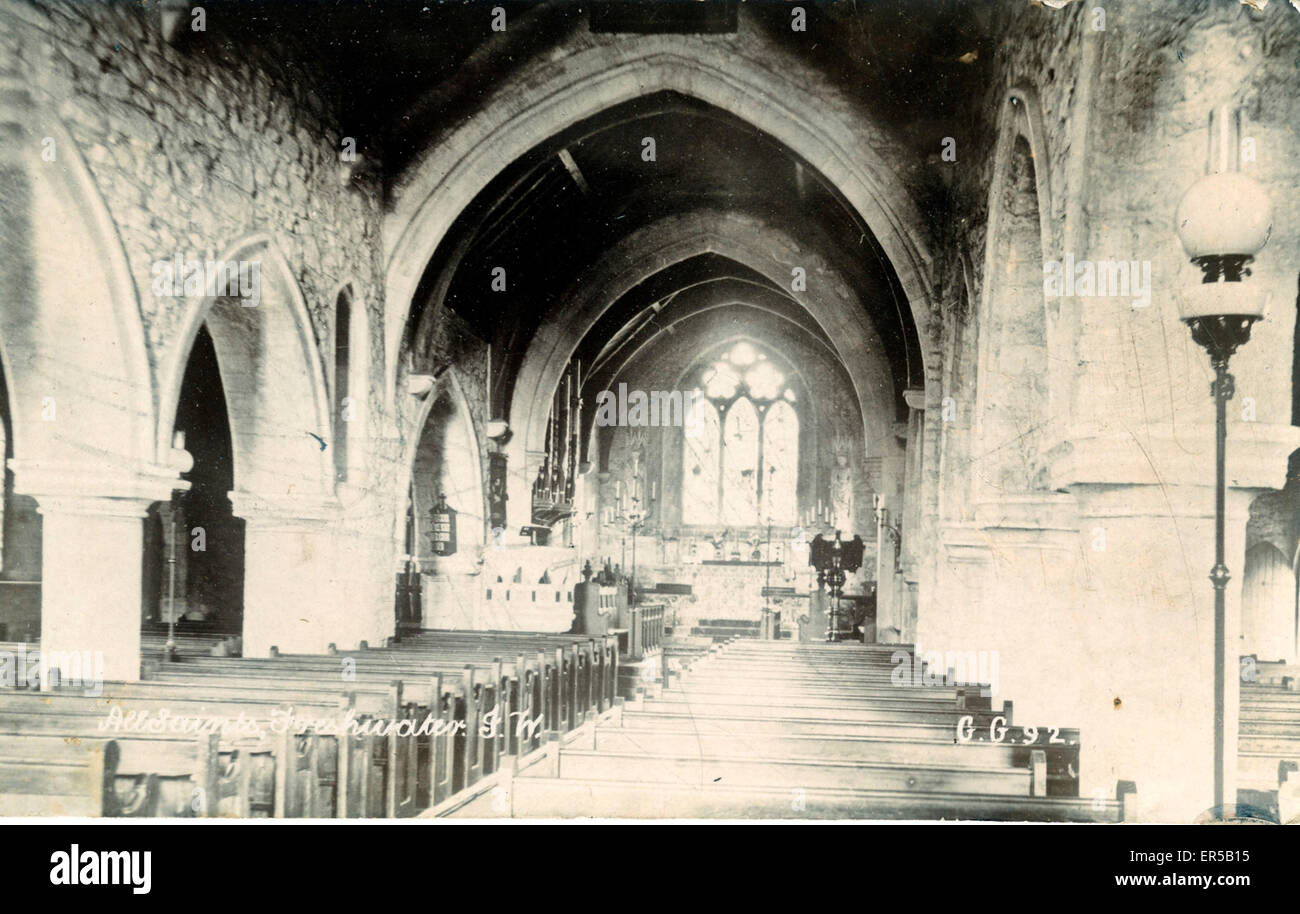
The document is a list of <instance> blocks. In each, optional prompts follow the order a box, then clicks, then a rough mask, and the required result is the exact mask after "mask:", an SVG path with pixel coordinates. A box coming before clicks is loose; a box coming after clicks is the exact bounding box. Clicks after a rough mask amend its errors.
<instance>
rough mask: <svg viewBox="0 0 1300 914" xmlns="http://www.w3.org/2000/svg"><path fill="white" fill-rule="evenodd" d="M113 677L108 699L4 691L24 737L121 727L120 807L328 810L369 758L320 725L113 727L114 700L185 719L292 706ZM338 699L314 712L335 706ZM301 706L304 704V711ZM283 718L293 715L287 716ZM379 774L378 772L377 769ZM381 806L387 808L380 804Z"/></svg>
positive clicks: (2, 698)
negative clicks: (344, 748)
mask: <svg viewBox="0 0 1300 914" xmlns="http://www.w3.org/2000/svg"><path fill="white" fill-rule="evenodd" d="M113 685H114V684H107V686H106V688H107V695H106V697H104V698H88V697H85V696H81V695H76V694H72V695H67V694H59V693H57V692H55V693H50V692H44V693H42V692H32V691H19V692H12V693H5V694H3V695H0V732H4V733H8V734H12V737H13V738H15V739H41V738H42V737H41V736H40V735H38V734H47V736H46V737H44V738H54V739H64V740H70V739H71V740H78V739H79V740H94V739H97V738H98V739H102V738H103V737H105V736H106V735H111V736H112V737H113V739H114V740H115V742H116V744H117V746H118V747H119V752H120V762H119V764H118V767H117V772H116V777H115V783H114V787H115V788H116V790H117V792H118V793H119V794H120V795H121V796H122V797H123V799H122V801H121V802H120V803H118V804H116V808H115V810H114V812H113V813H112V814H114V815H152V814H164V815H186V814H187V813H186V808H187V807H189V808H190V810H191V813H190V814H199V815H218V814H225V815H239V816H245V817H247V816H255V815H257V814H259V813H264V814H267V815H273V816H277V817H298V816H312V817H315V816H323V815H333V814H334V812H335V796H334V794H335V785H336V784H337V782H338V771H339V768H340V767H342V768H344V769H345V770H346V769H347V768H348V762H351V767H352V768H357V767H358V766H360V767H361V768H362V770H365V766H364V765H363V760H361V759H357V758H355V756H354V757H350V758H348V759H344V758H341V757H340V756H339V755H338V753H337V750H336V745H337V742H336V740H335V738H334V737H332V736H329V737H327V736H323V735H320V734H317V733H315V732H313V731H312V730H311V729H307V730H305V731H300V732H292V731H289V730H288V729H285V730H284V732H282V733H274V732H264V733H262V734H259V735H239V734H232V735H225V734H221V733H217V732H201V733H197V734H196V733H194V732H182V733H174V732H173V733H168V732H166V731H165V730H164V731H162V732H150V731H149V730H148V729H146V730H143V731H133V730H130V729H126V730H123V729H121V724H122V723H124V722H125V721H119V722H118V723H117V725H115V726H110V727H109V728H107V729H105V726H104V724H105V721H106V714H107V713H108V711H109V710H111V709H112V708H114V707H117V708H121V709H123V711H124V712H125V713H124V715H123V716H124V718H125V716H126V713H131V712H134V713H137V714H138V713H141V712H147V713H157V712H160V711H162V710H166V711H167V712H168V713H169V714H170V715H173V716H176V717H189V718H194V719H223V718H224V719H234V718H237V717H238V716H239V715H241V714H242V715H244V717H245V720H247V721H248V722H249V724H250V725H252V724H259V725H262V726H265V727H268V728H270V727H272V725H273V724H274V723H275V721H276V718H275V716H274V715H275V713H276V712H281V713H282V712H284V711H285V710H286V706H283V705H281V704H279V703H278V702H277V701H276V700H275V698H274V697H273V696H268V697H267V699H266V700H264V701H261V702H258V701H255V700H248V699H246V698H241V699H240V700H238V701H227V702H224V703H223V702H214V701H212V700H210V699H194V698H187V697H185V696H170V697H167V698H165V699H162V700H152V699H139V698H137V699H122V698H116V697H112V696H113V694H114V693H113V688H112V686H113ZM336 709H337V705H329V704H326V705H322V706H319V707H317V708H314V709H310V710H311V711H313V713H314V712H321V713H331V712H333V711H335V710H336ZM300 710H301V709H300ZM280 719H281V720H283V718H280ZM370 777H372V778H373V775H370ZM372 811H373V812H378V811H380V809H374V810H372Z"/></svg>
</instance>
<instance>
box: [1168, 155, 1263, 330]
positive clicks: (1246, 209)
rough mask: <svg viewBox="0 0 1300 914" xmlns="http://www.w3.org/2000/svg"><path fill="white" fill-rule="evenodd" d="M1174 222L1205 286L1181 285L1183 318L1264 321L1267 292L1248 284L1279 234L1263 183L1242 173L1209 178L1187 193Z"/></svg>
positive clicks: (1221, 174) (1179, 292)
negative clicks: (1257, 261)
mask: <svg viewBox="0 0 1300 914" xmlns="http://www.w3.org/2000/svg"><path fill="white" fill-rule="evenodd" d="M1174 219H1175V227H1176V229H1177V231H1178V237H1179V239H1180V240H1181V241H1182V243H1183V249H1184V250H1185V251H1186V252H1187V255H1188V257H1190V258H1191V259H1192V261H1193V262H1194V263H1196V264H1197V265H1198V266H1199V267H1200V268H1201V271H1202V273H1203V275H1202V277H1201V281H1200V282H1190V283H1184V284H1180V287H1179V290H1178V296H1177V297H1178V307H1179V311H1180V312H1181V317H1182V319H1183V320H1185V321H1189V320H1195V319H1198V318H1208V317H1216V316H1223V315H1233V316H1241V317H1248V318H1253V319H1256V320H1258V319H1259V318H1261V317H1263V316H1264V307H1265V304H1266V303H1267V293H1266V291H1265V290H1263V289H1261V288H1260V287H1259V284H1257V283H1246V282H1242V279H1243V278H1244V277H1245V276H1247V275H1249V271H1248V270H1246V269H1245V268H1246V265H1247V264H1249V263H1250V261H1251V260H1253V259H1254V256H1255V255H1256V254H1257V253H1259V251H1261V250H1262V249H1263V247H1264V245H1266V244H1267V243H1268V239H1269V235H1270V234H1271V233H1272V231H1273V206H1272V202H1271V201H1270V200H1269V198H1268V194H1267V193H1266V192H1265V190H1264V188H1263V187H1262V186H1261V185H1260V183H1259V182H1258V181H1256V180H1255V179H1254V178H1251V177H1249V176H1248V175H1243V174H1241V173H1239V172H1231V171H1227V172H1219V173H1217V174H1210V175H1206V176H1205V177H1203V178H1201V179H1200V180H1198V181H1197V182H1196V183H1195V184H1193V185H1192V186H1191V187H1190V188H1189V189H1188V191H1187V193H1186V194H1184V195H1183V199H1182V200H1181V201H1180V202H1179V204H1178V209H1177V212H1176V214H1175V217H1174Z"/></svg>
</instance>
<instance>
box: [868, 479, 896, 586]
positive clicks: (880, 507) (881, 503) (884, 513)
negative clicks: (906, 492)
mask: <svg viewBox="0 0 1300 914" xmlns="http://www.w3.org/2000/svg"><path fill="white" fill-rule="evenodd" d="M871 503H872V505H873V506H874V507H875V509H876V555H877V557H879V555H880V548H881V540H882V536H883V535H884V534H889V538H890V539H892V540H893V541H894V571H895V572H899V571H901V570H902V554H903V527H902V525H901V524H891V523H890V522H889V509H888V508H886V507H885V496H883V495H881V494H880V493H879V492H877V493H876V494H875V495H873V496H872V497H871ZM877 565H879V561H878V560H877Z"/></svg>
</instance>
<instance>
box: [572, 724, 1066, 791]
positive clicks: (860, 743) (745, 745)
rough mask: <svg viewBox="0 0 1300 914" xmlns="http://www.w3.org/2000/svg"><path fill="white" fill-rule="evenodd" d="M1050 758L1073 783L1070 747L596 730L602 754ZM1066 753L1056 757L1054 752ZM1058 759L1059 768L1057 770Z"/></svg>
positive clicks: (1019, 764) (967, 762) (973, 760)
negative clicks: (1037, 752)
mask: <svg viewBox="0 0 1300 914" xmlns="http://www.w3.org/2000/svg"><path fill="white" fill-rule="evenodd" d="M1040 748H1041V749H1046V750H1047V752H1048V778H1049V780H1056V779H1058V778H1059V779H1061V780H1063V781H1070V780H1073V781H1077V779H1078V773H1077V772H1075V773H1074V774H1073V775H1071V773H1070V772H1069V771H1067V770H1066V768H1065V766H1066V765H1067V764H1068V761H1067V759H1068V757H1069V756H1071V755H1072V754H1074V752H1076V751H1077V749H1075V748H1074V747H1070V746H1057V745H1052V746H1045V745H1042V746H1023V745H1014V744H1011V743H1006V742H1003V743H990V742H969V743H957V742H953V741H952V740H951V739H921V738H912V739H908V738H900V737H875V736H871V737H866V736H847V735H832V734H826V735H817V734H792V733H720V732H710V731H708V730H696V729H689V728H683V729H680V730H668V729H657V728H654V727H599V728H597V730H596V734H595V749H596V750H597V751H600V752H606V751H609V752H646V753H651V754H654V755H680V756H688V757H691V756H727V755H739V756H744V757H753V758H814V759H825V760H844V761H857V762H875V763H880V764H905V765H928V764H932V765H940V766H944V767H959V768H961V767H975V768H999V767H1007V768H1026V769H1027V768H1028V767H1029V760H1030V752H1031V750H1033V749H1040ZM1062 749H1063V750H1066V751H1064V752H1058V751H1056V750H1062ZM1057 759H1060V760H1061V761H1060V764H1059V765H1058V764H1057Z"/></svg>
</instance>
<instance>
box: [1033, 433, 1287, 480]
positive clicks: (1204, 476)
mask: <svg viewBox="0 0 1300 914" xmlns="http://www.w3.org/2000/svg"><path fill="white" fill-rule="evenodd" d="M1297 448H1300V428H1295V427H1293V426H1289V425H1266V424H1264V423H1256V422H1231V423H1230V424H1229V426H1228V447H1227V477H1228V487H1229V488H1233V489H1280V488H1282V486H1283V485H1284V484H1285V483H1286V468H1287V458H1288V457H1289V456H1290V454H1291V452H1292V451H1295V450H1296V449H1297ZM1061 450H1062V453H1061V456H1060V457H1059V458H1058V459H1057V460H1056V461H1055V463H1054V464H1053V466H1052V488H1054V489H1058V490H1064V489H1073V488H1074V487H1076V486H1079V485H1089V486H1159V487H1162V488H1165V487H1169V486H1205V487H1207V488H1212V487H1213V486H1214V426H1213V425H1209V424H1199V423H1198V424H1194V425H1185V426H1179V427H1173V426H1170V427H1157V428H1151V429H1147V430H1145V431H1144V432H1142V433H1140V434H1133V433H1117V432H1115V431H1113V430H1110V429H1106V428H1099V427H1095V426H1094V427H1077V428H1076V429H1074V431H1073V433H1072V434H1071V436H1070V439H1069V443H1068V444H1067V445H1066V446H1065V447H1063V448H1062V449H1061Z"/></svg>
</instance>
